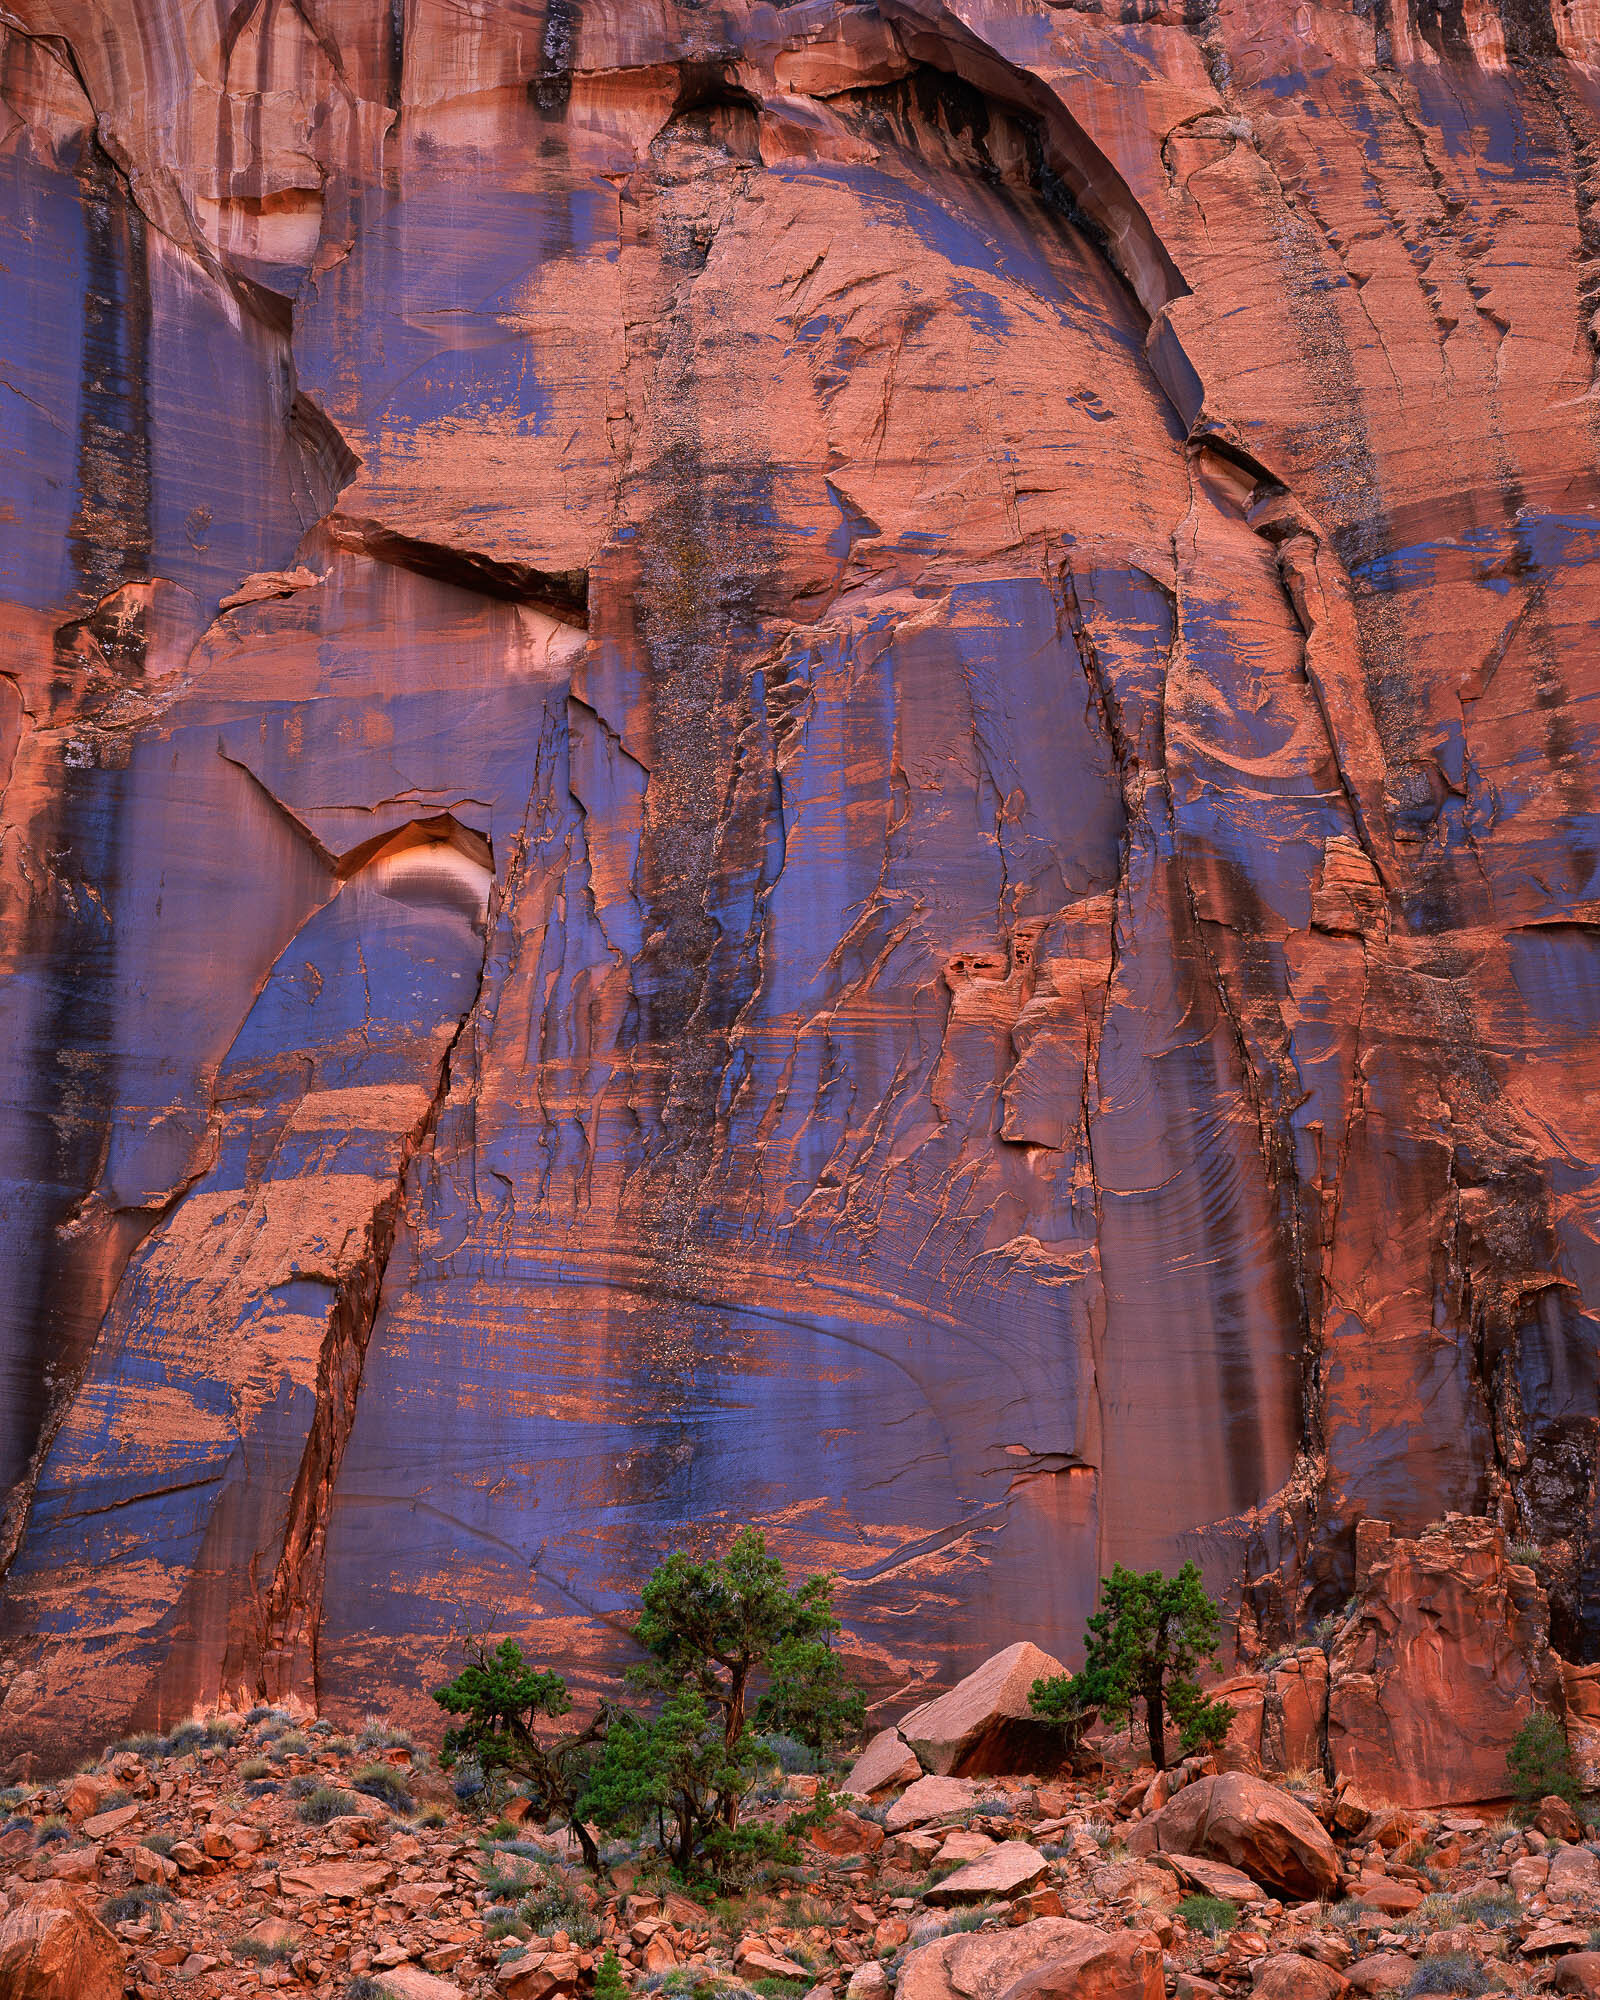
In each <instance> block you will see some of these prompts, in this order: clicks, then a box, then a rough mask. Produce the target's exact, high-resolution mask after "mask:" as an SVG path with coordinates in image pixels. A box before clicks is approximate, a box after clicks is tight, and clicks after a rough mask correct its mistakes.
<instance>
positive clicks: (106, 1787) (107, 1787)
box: [63, 1771, 116, 1820]
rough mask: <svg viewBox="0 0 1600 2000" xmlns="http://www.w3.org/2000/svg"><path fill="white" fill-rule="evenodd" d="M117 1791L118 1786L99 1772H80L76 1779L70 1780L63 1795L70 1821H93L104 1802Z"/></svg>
mask: <svg viewBox="0 0 1600 2000" xmlns="http://www.w3.org/2000/svg"><path fill="white" fill-rule="evenodd" d="M115 1790H116V1784H115V1782H114V1781H113V1780H112V1779H111V1778H109V1777H104V1776H102V1775H101V1774H100V1773H99V1772H97V1771H80V1772H79V1773H78V1775H77V1776H76V1777H75V1778H71V1779H69V1780H68V1782H67V1787H66V1791H65V1792H64V1794H63V1798H64V1800H65V1803H66V1808H67V1817H68V1819H71V1820H83V1819H92V1818H93V1817H94V1815H95V1814H96V1813H97V1812H98V1811H99V1810H100V1807H101V1804H102V1803H103V1801H104V1800H105V1799H106V1798H107V1796H108V1795H109V1794H110V1793H112V1792H114V1791H115Z"/></svg>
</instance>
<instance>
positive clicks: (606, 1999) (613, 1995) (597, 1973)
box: [594, 1945, 628, 2000]
mask: <svg viewBox="0 0 1600 2000" xmlns="http://www.w3.org/2000/svg"><path fill="white" fill-rule="evenodd" d="M594 2000H628V1982H627V1981H626V1980H625V1979H624V1978H623V1976H622V1966H621V1964H620V1963H619V1962H618V1959H617V1954H616V1953H615V1952H614V1951H613V1950H612V1948H611V1947H610V1945H607V1946H606V1953H605V1957H604V1958H602V1959H601V1961H600V1963H599V1964H598V1965H597V1966H596V1967H595V1969H594Z"/></svg>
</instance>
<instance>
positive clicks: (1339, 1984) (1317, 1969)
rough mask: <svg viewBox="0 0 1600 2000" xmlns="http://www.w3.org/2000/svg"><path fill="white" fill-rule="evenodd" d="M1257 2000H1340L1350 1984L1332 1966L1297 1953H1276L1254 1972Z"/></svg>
mask: <svg viewBox="0 0 1600 2000" xmlns="http://www.w3.org/2000/svg"><path fill="white" fill-rule="evenodd" d="M1250 1991H1251V1993H1252V1994H1253V1995H1254V1996H1255V2000H1341V1995H1343V1994H1346V1993H1348V1992H1349V1991H1350V1982H1349V1980H1348V1979H1346V1978H1345V1976H1344V1974H1343V1973H1342V1972H1335V1971H1334V1969H1333V1967H1332V1966H1331V1965H1323V1964H1322V1963H1321V1962H1320V1960H1318V1959H1315V1958H1302V1957H1301V1956H1300V1954H1299V1952H1297V1951H1275V1952H1271V1953H1269V1954H1268V1956H1267V1957H1265V1958H1258V1959H1257V1960H1256V1962H1255V1966H1254V1968H1253V1969H1252V1972H1251V1983H1250Z"/></svg>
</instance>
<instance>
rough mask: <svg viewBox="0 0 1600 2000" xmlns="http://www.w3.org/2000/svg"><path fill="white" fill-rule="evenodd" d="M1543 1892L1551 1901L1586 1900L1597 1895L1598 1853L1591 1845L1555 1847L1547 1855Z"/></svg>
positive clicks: (1599, 1880) (1599, 1883)
mask: <svg viewBox="0 0 1600 2000" xmlns="http://www.w3.org/2000/svg"><path fill="white" fill-rule="evenodd" d="M1544 1892H1545V1894H1546V1895H1547V1896H1548V1897H1549V1898H1550V1900H1551V1902H1553V1903H1556V1902H1560V1903H1588V1902H1593V1901H1595V1900H1596V1899H1597V1898H1600V1857H1597V1856H1596V1855H1595V1852H1594V1849H1593V1848H1592V1847H1558V1848H1556V1849H1555V1851H1554V1852H1553V1853H1552V1854H1551V1856H1550V1872H1549V1873H1548V1874H1547V1875H1546V1876H1545V1878H1544Z"/></svg>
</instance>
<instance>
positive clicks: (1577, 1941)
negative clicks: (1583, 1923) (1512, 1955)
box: [1521, 1923, 1589, 1958]
mask: <svg viewBox="0 0 1600 2000" xmlns="http://www.w3.org/2000/svg"><path fill="white" fill-rule="evenodd" d="M1588 1942H1589V1933H1588V1930H1587V1928H1585V1929H1583V1930H1579V1928H1578V1926H1577V1925H1576V1924H1557V1923H1539V1924H1535V1925H1534V1927H1533V1929H1532V1930H1531V1931H1529V1933H1528V1935H1527V1936H1526V1937H1525V1938H1524V1939H1523V1940H1522V1945H1521V1951H1522V1956H1523V1957H1524V1958H1554V1957H1556V1956H1557V1955H1558V1954H1559V1955H1560V1956H1562V1957H1565V1955H1566V1954H1567V1953H1568V1952H1572V1951H1582V1950H1583V1949H1584V1948H1585V1947H1586V1946H1587V1944H1588Z"/></svg>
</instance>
